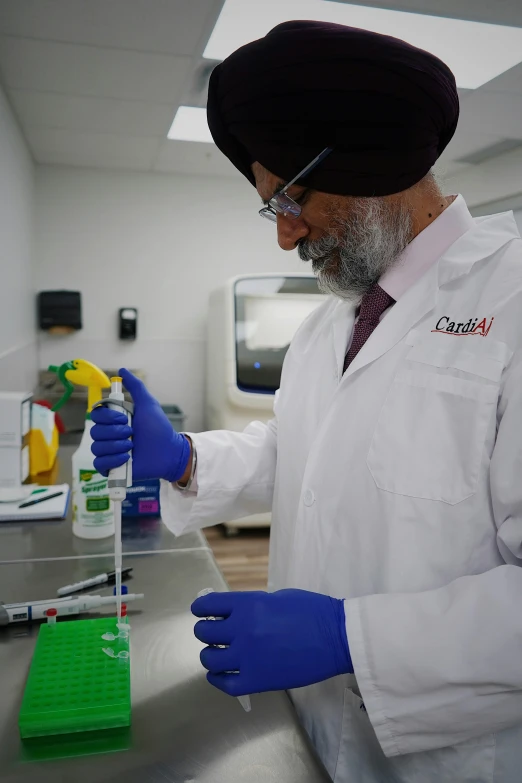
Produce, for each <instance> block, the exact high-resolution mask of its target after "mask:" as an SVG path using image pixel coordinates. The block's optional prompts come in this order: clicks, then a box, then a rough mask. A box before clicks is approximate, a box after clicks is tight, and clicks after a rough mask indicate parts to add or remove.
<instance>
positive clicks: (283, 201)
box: [259, 147, 333, 223]
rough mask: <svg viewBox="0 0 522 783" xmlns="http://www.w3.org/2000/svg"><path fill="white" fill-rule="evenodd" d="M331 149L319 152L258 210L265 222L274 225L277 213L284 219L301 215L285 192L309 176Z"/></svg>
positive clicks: (299, 206)
mask: <svg viewBox="0 0 522 783" xmlns="http://www.w3.org/2000/svg"><path fill="white" fill-rule="evenodd" d="M332 149H333V147H325V148H324V150H323V151H322V152H320V153H319V155H318V156H317V157H316V158H314V159H313V160H312V162H311V163H309V164H308V166H305V167H304V169H303V170H302V171H300V172H299V174H297V176H295V177H294V178H293V179H292V180H290V182H288V183H287V184H286V185H285V186H284V188H281V190H278V191H277V193H274V195H273V196H272V198H271V199H270V200H269V202H268V205H267V206H266V207H263V209H260V210H259V214H260V215H261V217H264V218H267V220H271V221H272V223H275V222H276V221H277V213H279V214H280V215H284V216H285V217H289V218H293V219H294V220H297V218H298V217H299V216H300V215H301V211H302V207H301V205H300V204H298V203H297V201H294V200H293V198H290V196H287V190H288V189H289V188H291V187H292V185H294V184H295V183H296V182H297V180H298V179H301V177H304V176H305V175H306V174H309V173H310V172H311V171H312V169H315V167H316V166H318V165H319V163H321V162H322V161H323V160H324V159H325V158H326V156H327V155H329V154H330V152H332Z"/></svg>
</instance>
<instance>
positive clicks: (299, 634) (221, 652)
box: [192, 590, 353, 696]
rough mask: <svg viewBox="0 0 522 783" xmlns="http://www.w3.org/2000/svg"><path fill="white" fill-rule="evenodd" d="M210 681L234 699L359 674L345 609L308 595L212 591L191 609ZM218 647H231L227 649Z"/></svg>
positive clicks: (339, 603) (338, 603)
mask: <svg viewBox="0 0 522 783" xmlns="http://www.w3.org/2000/svg"><path fill="white" fill-rule="evenodd" d="M192 613H193V614H194V615H196V617H207V618H208V617H216V618H218V619H217V620H215V621H214V620H200V621H199V622H198V623H196V626H195V628H194V633H195V635H196V637H197V638H198V639H199V640H200V641H202V642H205V643H206V644H208V645H210V646H209V647H205V649H204V650H202V651H201V656H200V657H201V663H202V664H203V666H204V667H205V668H206V669H208V674H207V679H208V681H209V682H210V683H211V684H212V685H215V686H216V688H219V689H220V690H222V691H224V692H225V693H228V694H229V695H230V696H243V695H245V694H248V693H259V692H261V691H278V690H286V689H287V688H300V687H302V686H304V685H311V684H312V683H314V682H320V681H321V680H327V679H328V678H330V677H335V676H336V675H338V674H346V673H348V672H353V667H352V661H351V657H350V650H349V647H348V639H347V636H346V625H345V616H344V603H343V601H342V600H339V599H338V598H331V597H330V596H328V595H321V594H319V593H311V592H308V591H306V590H278V591H277V592H275V593H265V592H262V591H259V592H244V593H209V594H208V595H205V596H203V597H202V598H198V599H196V601H194V603H193V604H192ZM216 645H225V646H224V647H223V648H221V647H217V646H216Z"/></svg>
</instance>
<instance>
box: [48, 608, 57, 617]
mask: <svg viewBox="0 0 522 783" xmlns="http://www.w3.org/2000/svg"><path fill="white" fill-rule="evenodd" d="M45 614H46V616H47V617H56V615H57V614H58V610H57V609H48V610H47V611H46V613H45Z"/></svg>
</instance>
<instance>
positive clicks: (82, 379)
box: [65, 359, 111, 413]
mask: <svg viewBox="0 0 522 783" xmlns="http://www.w3.org/2000/svg"><path fill="white" fill-rule="evenodd" d="M71 364H72V368H70V369H67V370H66V371H65V377H66V378H67V380H68V381H70V382H71V383H74V384H76V385H77V386H87V388H88V397H87V413H90V412H91V410H92V406H93V405H94V403H95V402H98V400H101V397H102V389H110V386H111V382H110V381H109V378H108V377H107V375H106V374H105V373H104V372H103V370H100V368H99V367H96V365H95V364H92V363H91V362H88V361H87V360H86V359H73V360H72V362H71Z"/></svg>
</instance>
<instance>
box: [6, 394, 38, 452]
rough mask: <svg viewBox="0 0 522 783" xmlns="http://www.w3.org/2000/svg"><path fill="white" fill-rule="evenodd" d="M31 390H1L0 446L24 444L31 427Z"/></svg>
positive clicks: (18, 446)
mask: <svg viewBox="0 0 522 783" xmlns="http://www.w3.org/2000/svg"><path fill="white" fill-rule="evenodd" d="M32 397H33V395H32V394H31V392H0V448H3V447H4V446H14V447H15V448H17V449H20V447H21V446H22V445H24V438H26V439H27V436H28V435H29V430H30V429H31V402H32Z"/></svg>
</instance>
